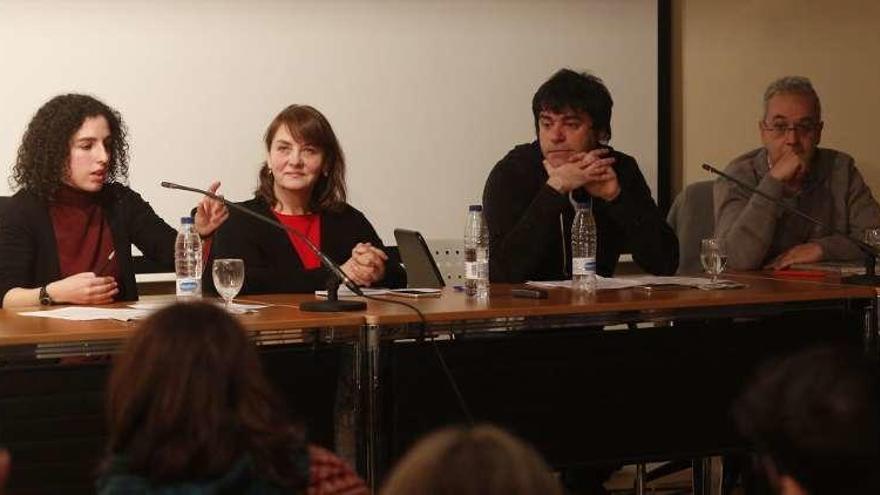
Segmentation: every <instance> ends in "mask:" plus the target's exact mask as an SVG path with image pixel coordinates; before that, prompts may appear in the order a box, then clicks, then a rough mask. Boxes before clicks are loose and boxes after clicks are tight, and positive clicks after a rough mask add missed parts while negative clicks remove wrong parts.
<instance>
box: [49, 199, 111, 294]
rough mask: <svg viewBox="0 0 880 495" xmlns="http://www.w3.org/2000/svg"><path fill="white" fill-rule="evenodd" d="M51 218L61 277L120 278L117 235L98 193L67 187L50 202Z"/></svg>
mask: <svg viewBox="0 0 880 495" xmlns="http://www.w3.org/2000/svg"><path fill="white" fill-rule="evenodd" d="M49 216H50V217H51V218H52V228H53V229H54V231H55V242H56V243H57V245H58V261H59V264H60V266H61V278H65V277H69V276H71V275H75V274H77V273H82V272H94V271H96V270H100V273H96V275H98V276H105V277H106V276H111V277H114V278H118V277H119V265H118V264H117V263H116V260H117V258H116V257H115V256H114V257H113V259H112V260H110V262H109V263H108V262H107V258H108V257H109V256H110V253H111V252H113V250H114V246H113V235H112V234H111V232H110V225H109V224H108V223H107V217H106V215H104V209H103V208H102V207H101V204H100V203H99V201H98V195H97V194H95V193H90V192H85V191H80V190H78V189H74V188H72V187H70V186H66V185H63V186H61V187H60V188H59V189H58V191H56V192H55V197H54V198H53V199H52V200H50V201H49Z"/></svg>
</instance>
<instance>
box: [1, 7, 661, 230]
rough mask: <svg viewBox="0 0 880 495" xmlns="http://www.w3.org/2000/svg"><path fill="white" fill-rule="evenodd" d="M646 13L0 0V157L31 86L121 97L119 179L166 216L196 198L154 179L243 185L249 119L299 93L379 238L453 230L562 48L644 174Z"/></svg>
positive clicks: (650, 161)
mask: <svg viewBox="0 0 880 495" xmlns="http://www.w3.org/2000/svg"><path fill="white" fill-rule="evenodd" d="M656 18H657V7H656V0H626V1H623V0H618V1H616V0H584V1H573V0H572V1H562V0H559V1H544V2H529V1H514V0H509V1H502V0H493V1H483V2H477V1H468V0H460V1H451V2H449V1H447V2H440V1H437V2H433V1H382V0H373V1H354V0H350V1H325V2H305V1H299V2H294V1H288V2H285V1H280V0H279V1H270V0H261V1H257V0H254V1H250V2H247V1H241V2H237V1H232V0H227V1H219V0H217V1H209V0H201V1H194V0H190V1H170V0H169V1H160V0H153V1H146V0H143V1H141V0H128V1H124V0H123V1H116V2H113V1H109V0H108V1H95V0H92V1H86V0H84V1H73V0H70V1H62V0H44V1H25V0H0V67H2V69H0V70H2V72H0V74H2V75H0V108H2V111H0V163H2V166H3V169H2V171H0V175H5V176H8V175H9V172H10V171H11V167H12V163H13V162H14V159H15V152H16V149H17V146H18V142H19V140H20V138H21V135H22V132H23V130H24V128H25V126H26V125H27V122H28V121H29V120H30V118H31V116H32V115H33V113H34V112H35V111H36V109H37V108H38V107H39V106H40V105H41V104H42V103H44V102H45V101H46V100H48V99H49V98H51V97H52V96H54V95H56V94H59V93H63V92H85V93H90V94H93V95H95V96H98V97H99V98H100V99H102V100H104V101H105V102H107V103H108V104H110V105H111V106H114V107H115V108H117V109H118V110H120V111H121V113H122V114H123V116H124V118H125V120H126V122H127V124H128V127H129V135H130V143H131V155H132V160H131V163H132V167H131V185H132V186H133V187H134V188H135V189H136V190H138V191H139V192H141V194H143V195H144V197H145V198H147V200H149V201H151V203H152V204H153V206H154V208H155V209H156V210H157V212H158V213H159V214H160V215H161V216H163V217H164V218H165V219H166V220H167V221H169V222H171V223H172V225H175V224H176V221H177V220H176V219H177V218H178V217H179V216H180V215H181V214H184V213H186V212H187V211H188V210H189V207H190V206H191V205H192V204H194V203H195V202H196V201H197V199H198V198H197V197H196V196H192V195H189V193H180V192H173V191H168V190H165V189H162V188H160V187H159V185H158V183H159V181H161V180H171V181H174V182H180V183H184V184H192V185H196V186H198V187H204V186H206V185H207V184H208V182H209V181H210V179H213V178H216V179H220V180H222V181H223V183H224V187H223V191H225V194H226V195H227V197H230V198H232V199H236V200H243V199H247V198H248V197H250V196H251V191H252V190H253V188H254V186H255V185H256V173H257V168H258V165H259V163H260V162H261V161H262V160H263V158H264V156H263V155H264V151H263V147H262V144H261V140H262V134H263V132H264V130H265V127H266V125H267V124H268V123H269V121H270V120H271V119H272V118H273V117H274V115H275V114H276V113H277V112H278V111H280V110H281V109H282V108H283V107H284V106H286V105H288V104H290V103H308V104H311V105H314V106H315V107H317V108H318V109H319V110H321V111H322V112H323V113H324V114H325V115H327V117H328V119H329V120H330V122H331V123H332V125H333V126H334V128H335V130H336V132H337V134H338V136H339V138H340V141H341V143H342V146H343V149H344V151H345V152H346V154H347V158H348V165H349V175H348V185H349V192H350V198H349V199H350V202H351V203H352V204H353V205H355V206H356V207H358V208H360V209H361V210H363V211H364V212H365V213H366V215H367V217H368V218H370V219H371V221H372V222H373V224H374V225H375V227H376V229H377V230H378V232H379V234H380V236H382V237H383V239H385V240H386V241H391V240H392V239H393V236H392V230H393V228H394V227H397V226H401V227H409V228H415V229H419V230H422V231H423V232H424V234H425V236H426V237H428V238H458V237H460V236H461V232H462V229H463V223H464V217H465V211H466V206H467V204H469V203H472V202H479V201H480V198H481V194H482V189H483V183H484V181H485V178H486V176H487V174H488V172H489V170H490V169H491V167H492V166H493V165H494V164H495V163H496V162H497V161H498V159H500V158H501V157H502V156H503V155H504V153H506V152H507V150H509V149H510V148H511V147H512V146H513V145H514V144H517V143H521V142H526V141H530V140H532V139H533V138H534V128H533V123H532V116H531V110H530V101H531V96H532V94H533V93H534V91H535V89H536V88H537V86H538V85H540V83H541V82H543V80H545V79H546V78H547V77H548V76H549V75H550V74H552V73H553V72H554V71H555V70H556V69H558V68H559V67H562V66H570V67H573V68H579V69H589V70H591V71H593V72H594V73H596V74H597V75H599V76H600V77H602V78H603V79H604V80H605V82H606V83H607V85H608V86H609V88H610V90H611V92H612V95H613V96H614V98H615V102H616V104H615V109H614V117H613V120H612V128H613V132H614V139H613V141H612V143H611V144H612V145H614V146H615V147H617V148H619V149H621V150H623V151H625V152H628V153H630V154H632V155H634V156H635V157H636V158H637V159H638V160H639V162H640V164H641V165H642V169H643V173H645V175H646V179H647V180H648V183H649V185H651V186H652V188H655V187H656V155H657V135H656V127H657V102H656V93H657V89H656V88H657V86H656V80H657V75H656V74H657V61H656V60H657V59H656V53H657V44H656V38H657V29H656ZM9 192H10V189H8V187H7V185H6V184H5V182H4V181H0V194H9Z"/></svg>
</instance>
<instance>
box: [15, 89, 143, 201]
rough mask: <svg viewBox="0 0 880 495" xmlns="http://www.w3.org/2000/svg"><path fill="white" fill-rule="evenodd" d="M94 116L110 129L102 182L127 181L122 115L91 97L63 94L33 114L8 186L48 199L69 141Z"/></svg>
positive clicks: (60, 177)
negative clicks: (103, 121)
mask: <svg viewBox="0 0 880 495" xmlns="http://www.w3.org/2000/svg"><path fill="white" fill-rule="evenodd" d="M97 116H103V117H104V118H105V119H107V124H108V125H109V126H110V141H111V143H110V146H108V152H109V155H110V156H109V157H108V162H107V176H106V177H107V178H106V179H105V180H106V182H107V183H110V182H115V181H121V182H127V181H128V142H127V141H126V127H125V123H124V122H123V121H122V116H121V115H120V114H119V112H117V111H116V110H114V109H113V108H110V107H109V106H107V105H106V104H104V103H103V102H101V101H99V100H98V99H96V98H94V97H92V96H89V95H81V94H66V95H58V96H56V97H54V98H52V99H51V100H49V101H48V102H46V103H45V104H44V105H43V106H42V107H40V109H39V110H37V113H36V114H34V117H33V118H32V119H31V121H30V123H29V124H28V127H27V130H26V131H25V132H24V136H23V137H22V139H21V145H20V146H19V147H18V157H17V159H16V161H15V166H14V167H13V169H12V177H11V178H10V182H11V183H12V184H10V185H12V186H13V188H15V189H24V190H27V191H30V192H32V193H34V194H36V195H37V196H39V197H41V198H51V197H52V196H53V195H54V194H55V191H56V190H58V187H59V186H60V185H61V183H62V180H63V179H64V177H65V175H66V173H67V170H66V169H67V166H68V161H69V159H70V140H71V138H72V137H73V135H74V134H76V131H77V130H79V128H80V127H81V126H82V125H83V122H85V120H86V118H88V117H97Z"/></svg>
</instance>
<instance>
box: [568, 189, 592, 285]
mask: <svg viewBox="0 0 880 495" xmlns="http://www.w3.org/2000/svg"><path fill="white" fill-rule="evenodd" d="M571 288H572V290H573V291H574V292H575V293H576V294H594V293H595V292H596V220H595V219H594V218H593V210H592V209H591V208H590V206H589V205H588V204H586V203H578V204H577V207H576V209H575V214H574V221H573V222H572V224H571Z"/></svg>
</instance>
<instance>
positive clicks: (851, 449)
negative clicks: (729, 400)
mask: <svg viewBox="0 0 880 495" xmlns="http://www.w3.org/2000/svg"><path fill="white" fill-rule="evenodd" d="M734 418H735V420H736V423H737V425H738V427H739V429H740V431H741V432H742V434H743V435H744V436H745V437H746V438H747V439H748V440H749V441H750V442H751V444H752V446H753V448H754V449H755V451H756V454H757V455H756V465H757V468H758V470H759V472H762V473H763V474H764V475H765V477H766V479H767V481H768V482H769V483H770V485H771V486H773V487H774V489H775V490H776V492H777V493H780V494H782V495H801V494H810V495H824V494H836V493H880V374H878V363H877V361H876V360H874V359H868V358H866V357H864V356H863V355H861V354H858V353H856V352H854V351H846V350H841V349H834V348H814V349H808V350H805V351H801V352H799V353H797V354H794V355H792V356H790V357H787V358H784V359H781V360H778V361H776V362H773V363H770V364H769V365H765V366H763V367H762V368H761V369H760V371H759V372H758V374H757V375H756V376H755V377H754V378H753V379H752V381H751V382H750V384H749V385H748V386H747V388H746V391H745V392H744V393H743V395H742V396H741V397H740V399H739V400H738V401H737V403H736V405H735V406H734Z"/></svg>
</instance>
